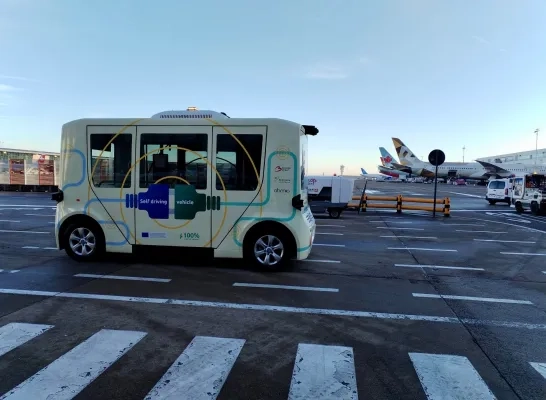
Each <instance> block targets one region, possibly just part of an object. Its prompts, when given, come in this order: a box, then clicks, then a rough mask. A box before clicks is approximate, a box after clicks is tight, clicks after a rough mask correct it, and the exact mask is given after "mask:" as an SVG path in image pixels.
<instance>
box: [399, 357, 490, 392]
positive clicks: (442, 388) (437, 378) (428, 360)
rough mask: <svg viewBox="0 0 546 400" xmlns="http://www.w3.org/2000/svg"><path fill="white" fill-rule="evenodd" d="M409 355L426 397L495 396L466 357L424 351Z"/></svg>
mask: <svg viewBox="0 0 546 400" xmlns="http://www.w3.org/2000/svg"><path fill="white" fill-rule="evenodd" d="M409 356H410V358H411V361H412V363H413V366H414V367H415V371H416V372H417V376H418V377H419V381H421V386H422V387H423V390H424V391H425V394H426V395H427V398H428V399H429V400H440V399H441V400H445V399H454V400H455V399H461V400H462V399H473V400H495V396H494V395H493V393H492V392H491V391H490V390H489V388H488V387H487V385H486V384H485V382H484V381H483V380H482V378H481V377H480V375H479V374H478V371H476V370H475V369H474V367H473V366H472V364H471V363H470V361H469V360H468V358H466V357H461V356H454V355H449V354H425V353H409Z"/></svg>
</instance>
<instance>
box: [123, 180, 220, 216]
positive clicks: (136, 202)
mask: <svg viewBox="0 0 546 400" xmlns="http://www.w3.org/2000/svg"><path fill="white" fill-rule="evenodd" d="M169 188H170V186H169V185H168V184H162V183H160V184H152V185H150V186H149V187H148V190H147V191H146V192H141V193H138V194H136V195H134V194H127V195H125V207H126V208H138V209H139V210H142V211H147V212H148V216H149V217H150V218H152V219H169ZM207 197H208V198H207ZM210 203H211V201H210V196H207V195H205V194H200V193H197V192H196V191H195V187H193V186H189V185H175V187H174V219H194V218H195V214H197V213H198V212H200V211H206V210H207V209H210ZM212 203H214V207H213V209H216V203H217V201H216V198H214V199H213V201H212ZM207 206H208V207H207ZM218 208H219V207H218Z"/></svg>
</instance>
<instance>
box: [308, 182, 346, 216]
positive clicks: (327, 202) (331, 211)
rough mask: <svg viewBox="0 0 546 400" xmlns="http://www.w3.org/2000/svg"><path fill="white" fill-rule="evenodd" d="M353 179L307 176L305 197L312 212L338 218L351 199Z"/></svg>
mask: <svg viewBox="0 0 546 400" xmlns="http://www.w3.org/2000/svg"><path fill="white" fill-rule="evenodd" d="M353 187H354V179H350V178H346V177H344V176H308V177H307V192H308V193H307V196H308V201H309V205H310V206H311V211H312V212H317V213H320V212H325V211H326V212H327V213H328V215H330V218H339V217H340V216H341V213H342V212H343V210H345V209H346V208H347V204H349V202H350V201H351V199H352V197H353Z"/></svg>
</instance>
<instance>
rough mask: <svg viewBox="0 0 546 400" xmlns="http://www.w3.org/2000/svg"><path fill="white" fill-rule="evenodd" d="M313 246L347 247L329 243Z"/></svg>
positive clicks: (314, 244)
mask: <svg viewBox="0 0 546 400" xmlns="http://www.w3.org/2000/svg"><path fill="white" fill-rule="evenodd" d="M313 246H325V247H345V245H344V244H327V243H313Z"/></svg>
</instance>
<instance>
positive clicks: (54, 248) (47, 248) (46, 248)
mask: <svg viewBox="0 0 546 400" xmlns="http://www.w3.org/2000/svg"><path fill="white" fill-rule="evenodd" d="M42 249H44V250H59V249H58V248H56V247H42Z"/></svg>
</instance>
